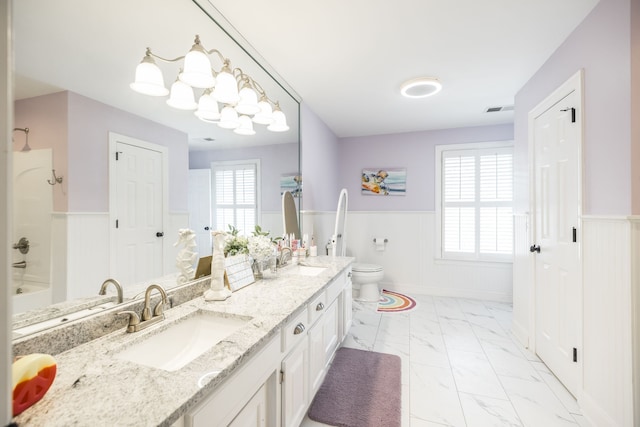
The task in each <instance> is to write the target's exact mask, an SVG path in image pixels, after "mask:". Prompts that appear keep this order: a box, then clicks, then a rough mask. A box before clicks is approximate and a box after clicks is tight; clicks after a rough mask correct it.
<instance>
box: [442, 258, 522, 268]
mask: <svg viewBox="0 0 640 427" xmlns="http://www.w3.org/2000/svg"><path fill="white" fill-rule="evenodd" d="M434 263H435V264H436V265H468V266H477V267H494V268H497V267H503V266H504V267H510V266H511V265H512V264H513V259H512V258H509V259H495V260H486V259H483V260H478V259H464V258H442V257H436V258H435V262H434Z"/></svg>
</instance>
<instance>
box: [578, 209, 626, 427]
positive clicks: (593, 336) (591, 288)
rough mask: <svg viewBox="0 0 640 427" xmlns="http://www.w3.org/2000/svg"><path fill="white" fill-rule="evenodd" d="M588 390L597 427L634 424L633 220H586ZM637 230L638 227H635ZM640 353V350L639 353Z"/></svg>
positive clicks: (587, 408) (585, 397) (585, 404)
mask: <svg viewBox="0 0 640 427" xmlns="http://www.w3.org/2000/svg"><path fill="white" fill-rule="evenodd" d="M582 223H583V235H582V236H583V237H582V238H583V245H582V247H583V278H584V279H583V298H584V302H583V304H584V306H583V336H584V342H583V345H584V348H583V350H582V354H583V362H582V363H583V387H582V391H581V393H579V395H578V403H579V404H580V405H581V407H582V411H583V413H584V415H585V417H586V418H587V419H589V420H590V421H591V423H592V424H593V425H595V426H605V425H606V426H619V427H623V426H631V425H634V422H633V388H632V387H633V386H632V383H633V379H634V377H635V378H636V379H637V372H635V373H634V372H633V367H632V357H633V351H634V349H633V346H632V319H633V316H632V309H633V307H632V292H631V281H632V276H631V254H632V240H633V241H636V244H637V241H638V236H637V230H636V234H635V235H634V237H633V238H632V233H631V231H632V230H631V222H630V221H629V219H628V218H602V217H583V222H582ZM635 228H637V227H635ZM636 354H637V351H636Z"/></svg>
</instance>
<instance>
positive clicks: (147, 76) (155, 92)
mask: <svg viewBox="0 0 640 427" xmlns="http://www.w3.org/2000/svg"><path fill="white" fill-rule="evenodd" d="M150 53H151V52H150V51H149V50H147V54H146V55H145V56H144V58H142V61H141V62H140V63H139V64H138V66H137V67H136V78H135V81H134V82H133V83H131V84H130V85H129V87H130V88H131V89H133V90H134V91H136V92H138V93H142V94H144V95H150V96H166V95H168V94H169V90H168V89H167V88H166V87H165V86H164V78H163V77H162V70H160V68H159V67H158V65H156V62H155V61H154V60H153V58H152V57H151V54H150Z"/></svg>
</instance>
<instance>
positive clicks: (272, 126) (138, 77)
mask: <svg viewBox="0 0 640 427" xmlns="http://www.w3.org/2000/svg"><path fill="white" fill-rule="evenodd" d="M214 54H215V57H217V58H218V59H219V60H220V62H221V66H220V71H215V70H214V69H213V68H212V65H211V61H210V60H209V56H210V55H214ZM155 59H158V60H160V61H162V62H168V63H172V62H178V61H181V60H184V63H183V65H182V68H181V69H180V70H179V71H178V77H177V78H176V80H175V82H174V83H173V84H172V85H171V90H170V91H169V90H168V89H167V88H166V87H165V85H164V78H163V76H162V70H161V69H160V67H158V65H157V64H156V61H155ZM129 87H131V89H133V90H134V91H136V92H138V93H142V94H144V95H150V96H167V95H169V99H168V100H167V104H168V105H169V106H171V107H173V108H176V109H180V110H195V112H194V114H195V115H196V117H198V118H199V119H200V120H203V121H205V122H207V123H216V124H217V125H218V126H220V127H222V128H224V129H236V133H238V134H240V135H254V134H255V131H254V130H253V125H252V122H253V123H258V124H263V125H268V127H267V129H268V130H270V131H273V132H284V131H287V130H289V127H288V126H287V121H286V120H287V119H286V117H285V115H284V113H283V112H282V111H281V110H280V107H279V105H278V102H276V101H272V100H271V99H269V98H268V97H267V95H266V93H265V91H264V89H262V86H260V85H259V84H258V82H256V81H255V80H254V79H253V78H252V77H251V76H249V75H248V74H245V73H244V72H243V71H242V70H241V69H240V68H232V67H231V61H230V60H229V59H228V58H225V57H224V56H223V55H222V53H220V51H218V50H217V49H211V50H206V49H205V48H204V47H203V46H202V45H201V44H200V37H199V36H198V35H196V37H195V40H194V43H193V46H191V50H190V51H189V52H188V53H187V54H186V55H184V56H179V57H177V58H173V59H167V58H163V57H161V56H158V55H156V54H154V53H152V52H151V49H150V48H147V50H146V52H145V55H144V57H143V58H142V61H141V62H140V64H138V67H137V68H136V74H135V81H134V82H133V83H131V84H130V85H129ZM194 88H195V89H199V90H202V93H201V94H200V97H199V99H198V101H197V102H196V100H195V99H196V98H195V95H194ZM258 99H259V100H260V101H258ZM218 103H219V104H221V105H220V106H218ZM251 116H253V117H251Z"/></svg>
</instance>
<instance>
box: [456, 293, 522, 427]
mask: <svg viewBox="0 0 640 427" xmlns="http://www.w3.org/2000/svg"><path fill="white" fill-rule="evenodd" d="M482 306H483V307H484V308H485V309H486V310H487V311H489V313H490V314H491V311H490V310H489V309H488V308H487V306H486V305H485V304H484V303H483V304H482ZM465 317H466V313H465ZM491 318H492V319H494V320H495V317H494V316H493V314H491ZM496 323H497V324H498V327H499V328H500V329H501V330H502V331H503V332H506V333H509V332H508V331H505V330H504V329H503V328H502V325H500V324H499V323H498V322H497V321H496ZM471 330H472V331H473V335H474V336H475V337H476V339H477V340H478V343H480V348H482V354H484V356H485V357H486V358H487V362H489V366H491V370H492V371H493V373H494V375H495V376H496V378H497V379H498V382H499V383H500V386H501V387H502V391H504V394H505V396H507V400H508V401H509V404H511V408H513V413H514V414H516V416H517V417H518V421H519V422H520V425H521V426H523V427H524V421H523V420H522V417H521V416H520V414H519V413H518V410H517V408H516V407H515V405H514V404H513V401H512V400H511V396H509V393H507V390H506V388H505V387H504V383H503V382H502V379H501V378H500V375H498V373H497V372H496V368H495V367H494V366H493V363H491V359H490V358H489V355H488V354H487V350H486V349H485V347H484V345H482V341H481V340H480V337H479V336H478V335H477V334H476V332H475V331H474V330H473V328H471ZM527 363H529V364H531V363H530V362H529V361H528V360H527ZM531 368H532V369H533V366H532V367H531ZM534 370H535V369H534ZM463 413H464V409H463Z"/></svg>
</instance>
